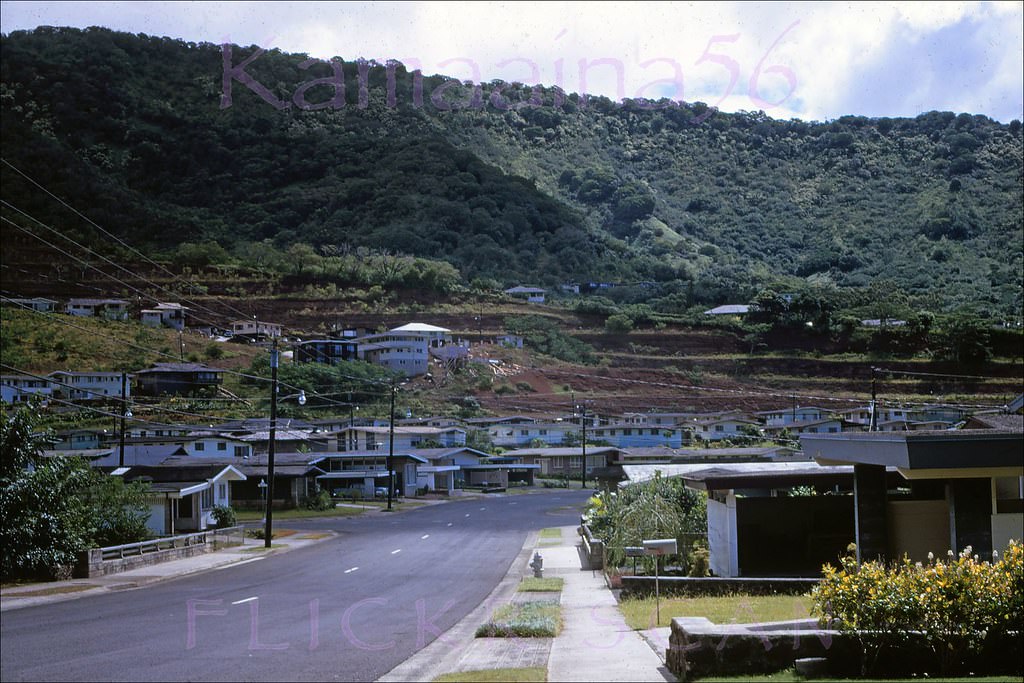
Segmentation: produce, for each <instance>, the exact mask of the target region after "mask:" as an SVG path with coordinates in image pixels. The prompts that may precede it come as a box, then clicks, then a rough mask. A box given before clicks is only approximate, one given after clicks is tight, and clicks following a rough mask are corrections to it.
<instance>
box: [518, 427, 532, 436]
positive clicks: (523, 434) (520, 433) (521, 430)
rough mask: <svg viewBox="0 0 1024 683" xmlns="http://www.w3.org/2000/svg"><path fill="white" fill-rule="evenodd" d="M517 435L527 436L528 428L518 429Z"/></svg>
mask: <svg viewBox="0 0 1024 683" xmlns="http://www.w3.org/2000/svg"><path fill="white" fill-rule="evenodd" d="M519 435H520V436H529V435H530V430H529V429H520V430H519Z"/></svg>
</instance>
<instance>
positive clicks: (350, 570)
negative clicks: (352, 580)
mask: <svg viewBox="0 0 1024 683" xmlns="http://www.w3.org/2000/svg"><path fill="white" fill-rule="evenodd" d="M357 569H359V567H352V569H346V570H345V573H346V574H351V573H352V572H354V571H355V570H357Z"/></svg>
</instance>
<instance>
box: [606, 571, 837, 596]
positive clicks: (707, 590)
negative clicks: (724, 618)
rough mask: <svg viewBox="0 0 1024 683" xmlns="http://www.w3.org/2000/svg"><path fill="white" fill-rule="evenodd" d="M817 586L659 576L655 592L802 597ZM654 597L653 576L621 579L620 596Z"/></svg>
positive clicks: (781, 581)
mask: <svg viewBox="0 0 1024 683" xmlns="http://www.w3.org/2000/svg"><path fill="white" fill-rule="evenodd" d="M816 585H818V579H794V578H763V579H761V578H752V577H737V578H720V577H717V576H709V577H696V576H662V577H660V578H659V579H658V590H659V591H660V592H661V594H662V595H731V594H734V593H742V594H744V595H775V594H782V595H803V594H804V593H807V592H809V591H810V590H811V589H812V588H814V587H815V586H816ZM646 595H654V577H653V576H623V577H622V597H623V598H632V597H643V596H646Z"/></svg>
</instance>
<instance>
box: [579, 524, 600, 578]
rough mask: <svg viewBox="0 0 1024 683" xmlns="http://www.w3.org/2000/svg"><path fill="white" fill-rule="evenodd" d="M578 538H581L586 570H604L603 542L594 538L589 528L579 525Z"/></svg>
mask: <svg viewBox="0 0 1024 683" xmlns="http://www.w3.org/2000/svg"><path fill="white" fill-rule="evenodd" d="M580 536H582V537H583V552H584V553H585V554H586V556H587V562H588V563H589V564H588V567H587V568H588V569H604V541H602V540H601V539H599V538H594V535H593V534H592V533H590V527H588V526H587V525H586V524H583V523H582V522H581V523H580Z"/></svg>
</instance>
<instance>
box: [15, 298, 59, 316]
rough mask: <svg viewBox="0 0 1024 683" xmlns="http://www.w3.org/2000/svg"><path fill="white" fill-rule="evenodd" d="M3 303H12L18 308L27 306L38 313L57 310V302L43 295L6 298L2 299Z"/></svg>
mask: <svg viewBox="0 0 1024 683" xmlns="http://www.w3.org/2000/svg"><path fill="white" fill-rule="evenodd" d="M4 303H5V304H12V305H14V306H18V307H19V308H27V309H29V310H32V311H37V312H39V313H53V312H54V311H55V310H57V302H56V301H54V300H53V299H44V298H43V297H39V296H37V297H32V298H30V299H25V298H15V297H11V298H6V299H4Z"/></svg>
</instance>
